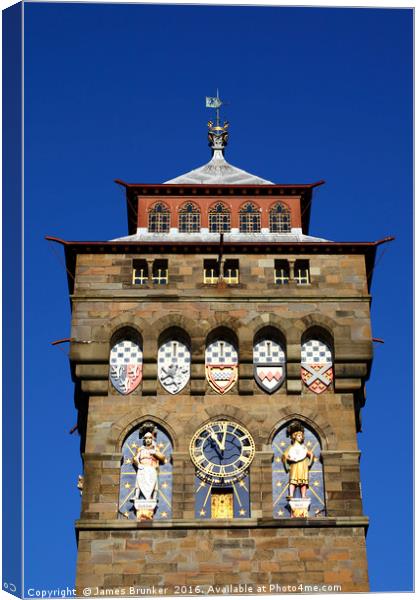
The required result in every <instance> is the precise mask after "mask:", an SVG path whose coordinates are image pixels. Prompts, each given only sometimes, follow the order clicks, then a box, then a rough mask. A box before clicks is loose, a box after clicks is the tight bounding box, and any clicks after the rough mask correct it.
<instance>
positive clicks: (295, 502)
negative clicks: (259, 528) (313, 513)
mask: <svg viewBox="0 0 420 600" xmlns="http://www.w3.org/2000/svg"><path fill="white" fill-rule="evenodd" d="M287 436H288V437H290V440H291V442H292V443H291V445H290V446H289V447H288V448H287V450H286V451H285V452H284V453H283V456H282V462H283V465H284V468H285V470H286V472H287V473H289V496H288V497H287V499H288V500H289V506H290V509H291V514H292V517H307V516H308V511H309V506H310V503H311V500H310V498H309V497H307V496H306V492H307V490H308V487H309V469H310V468H311V467H312V465H313V462H314V455H313V452H312V451H311V450H309V448H307V447H306V446H305V444H304V442H305V432H304V428H303V425H302V424H301V423H300V422H299V421H293V423H291V424H290V425H289V427H288V428H287ZM297 490H299V491H300V497H296V491H297Z"/></svg>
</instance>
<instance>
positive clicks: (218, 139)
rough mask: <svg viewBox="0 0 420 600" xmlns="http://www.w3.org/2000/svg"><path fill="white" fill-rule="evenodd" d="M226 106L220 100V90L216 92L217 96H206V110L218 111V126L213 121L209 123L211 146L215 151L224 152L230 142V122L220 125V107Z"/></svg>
mask: <svg viewBox="0 0 420 600" xmlns="http://www.w3.org/2000/svg"><path fill="white" fill-rule="evenodd" d="M222 104H224V103H223V102H222V100H221V99H220V98H219V90H217V92H216V96H215V97H214V96H212V97H210V96H206V108H215V109H216V125H214V124H213V121H209V122H208V123H207V125H208V128H209V132H208V138H209V146H211V148H213V150H222V152H223V149H224V148H225V146H226V144H227V141H228V127H229V123H228V121H225V122H224V123H223V126H221V125H220V107H221V106H222Z"/></svg>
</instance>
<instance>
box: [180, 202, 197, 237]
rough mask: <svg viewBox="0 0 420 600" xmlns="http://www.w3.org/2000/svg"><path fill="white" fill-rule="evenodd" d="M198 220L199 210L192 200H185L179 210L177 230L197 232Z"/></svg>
mask: <svg viewBox="0 0 420 600" xmlns="http://www.w3.org/2000/svg"><path fill="white" fill-rule="evenodd" d="M200 220H201V214H200V210H199V209H198V208H197V206H195V204H193V203H192V202H187V203H186V204H184V205H183V206H182V207H181V209H180V211H179V231H180V232H181V233H196V232H199V231H200Z"/></svg>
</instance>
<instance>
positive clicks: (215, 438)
mask: <svg viewBox="0 0 420 600" xmlns="http://www.w3.org/2000/svg"><path fill="white" fill-rule="evenodd" d="M208 432H209V434H210V437H211V439H212V440H214V441H215V442H216V444H217V446H218V448H219V449H220V450H223V448H222V445H221V444H220V442H219V438H218V437H217V434H216V433H215V432H214V431H213V429H211V428H210V429H208Z"/></svg>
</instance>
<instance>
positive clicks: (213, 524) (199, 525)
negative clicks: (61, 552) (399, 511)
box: [75, 516, 369, 531]
mask: <svg viewBox="0 0 420 600" xmlns="http://www.w3.org/2000/svg"><path fill="white" fill-rule="evenodd" d="M75 527H76V530H78V531H94V530H102V531H103V530H115V531H118V530H119V531H126V530H127V529H150V530H153V529H261V528H273V529H296V528H298V529H299V528H303V529H306V528H319V529H321V528H325V527H335V528H337V527H363V528H364V529H365V530H366V531H367V528H368V527H369V518H368V517H365V516H358V517H313V518H309V519H290V518H287V519H269V518H262V519H241V520H240V521H239V520H234V519H220V520H218V521H214V520H210V519H208V520H207V519H202V520H200V521H195V520H194V521H190V520H187V519H173V520H172V521H152V522H138V521H122V520H118V519H112V520H110V519H108V520H93V519H79V520H77V521H76V522H75Z"/></svg>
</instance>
